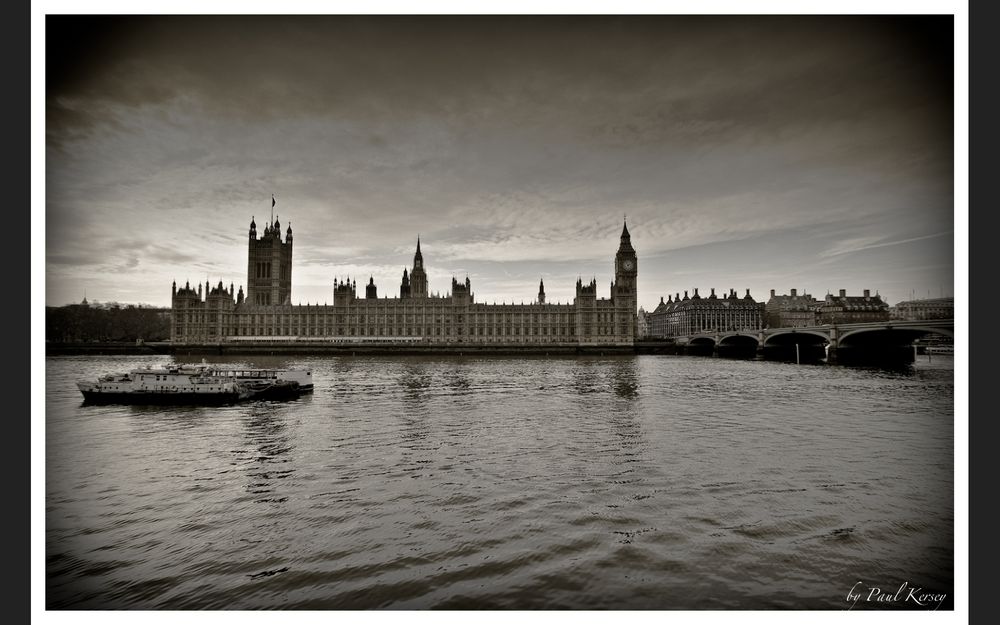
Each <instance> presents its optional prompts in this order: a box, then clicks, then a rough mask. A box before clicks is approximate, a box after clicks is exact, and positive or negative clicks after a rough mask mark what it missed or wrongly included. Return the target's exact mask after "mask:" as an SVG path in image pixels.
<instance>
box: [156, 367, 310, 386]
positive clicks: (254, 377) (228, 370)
mask: <svg viewBox="0 0 1000 625" xmlns="http://www.w3.org/2000/svg"><path fill="white" fill-rule="evenodd" d="M167 368H168V369H170V370H176V371H177V372H178V373H182V374H188V375H195V374H198V375H207V376H214V377H219V378H225V379H229V380H235V381H237V382H253V383H270V382H275V381H278V382H282V381H284V382H295V383H296V384H298V385H299V390H300V391H303V392H309V391H311V390H313V380H312V370H311V369H263V368H254V367H231V366H227V365H210V364H208V363H206V362H205V361H204V360H202V361H201V364H184V365H170V366H169V367H167Z"/></svg>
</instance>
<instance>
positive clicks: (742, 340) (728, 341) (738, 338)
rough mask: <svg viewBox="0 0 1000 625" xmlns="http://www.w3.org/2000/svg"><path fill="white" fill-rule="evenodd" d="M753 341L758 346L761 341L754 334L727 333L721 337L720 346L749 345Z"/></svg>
mask: <svg viewBox="0 0 1000 625" xmlns="http://www.w3.org/2000/svg"><path fill="white" fill-rule="evenodd" d="M751 343H752V344H753V345H754V347H756V346H757V345H759V344H760V341H759V340H758V339H757V337H756V336H754V335H753V334H727V335H725V336H723V337H722V338H720V339H719V347H722V346H727V347H737V346H749V345H750V344H751Z"/></svg>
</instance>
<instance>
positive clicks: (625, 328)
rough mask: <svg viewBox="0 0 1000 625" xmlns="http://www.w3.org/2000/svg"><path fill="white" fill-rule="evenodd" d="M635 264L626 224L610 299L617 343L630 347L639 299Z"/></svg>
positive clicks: (630, 238)
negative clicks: (613, 312)
mask: <svg viewBox="0 0 1000 625" xmlns="http://www.w3.org/2000/svg"><path fill="white" fill-rule="evenodd" d="M637 264H638V263H637V261H636V257H635V249H634V248H633V247H632V237H631V236H630V235H629V233H628V224H627V223H626V224H625V225H624V226H623V227H622V237H621V243H620V244H619V245H618V253H617V254H615V283H614V285H613V286H612V287H611V299H612V300H613V301H614V305H615V334H616V335H617V337H616V339H617V342H620V343H628V344H630V345H631V344H632V343H633V341H635V338H636V312H637V305H638V299H639V298H638V292H637V290H636V275H637V273H638V267H637Z"/></svg>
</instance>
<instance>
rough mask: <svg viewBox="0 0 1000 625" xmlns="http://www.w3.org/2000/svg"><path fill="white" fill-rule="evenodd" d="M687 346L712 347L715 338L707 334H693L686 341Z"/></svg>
mask: <svg viewBox="0 0 1000 625" xmlns="http://www.w3.org/2000/svg"><path fill="white" fill-rule="evenodd" d="M688 345H691V346H692V347H714V346H715V337H714V336H712V335H709V334H695V335H694V336H692V337H691V338H689V339H688Z"/></svg>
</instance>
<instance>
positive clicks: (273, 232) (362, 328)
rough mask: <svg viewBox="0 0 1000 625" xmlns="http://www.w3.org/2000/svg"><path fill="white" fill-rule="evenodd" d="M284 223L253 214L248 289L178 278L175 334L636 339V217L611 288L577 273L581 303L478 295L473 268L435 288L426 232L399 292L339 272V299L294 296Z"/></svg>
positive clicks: (510, 341) (182, 338)
mask: <svg viewBox="0 0 1000 625" xmlns="http://www.w3.org/2000/svg"><path fill="white" fill-rule="evenodd" d="M277 226H278V224H277V222H276V223H275V224H274V225H269V226H267V227H266V228H265V231H264V237H263V239H261V240H258V239H257V238H256V225H255V224H253V223H252V222H251V228H250V259H249V261H248V273H247V278H248V279H247V282H248V285H249V287H248V292H247V296H246V297H244V295H243V289H242V287H241V288H240V290H239V292H238V293H235V294H234V290H233V285H232V284H230V285H229V287H228V288H226V287H224V286H223V284H222V283H221V282H220V283H219V284H218V285H216V286H214V287H211V286H210V285H209V284H208V283H206V284H205V288H204V292H203V291H202V287H201V285H200V284H199V285H198V287H197V290H195V289H194V288H192V287H191V286H190V284H185V286H184V287H181V288H180V289H178V288H177V285H176V283H174V285H173V290H172V314H171V341H172V342H174V343H182V344H204V343H226V342H233V343H237V342H243V341H245V342H255V341H260V342H262V341H287V340H296V341H318V342H331V343H352V342H377V343H396V342H398V343H401V344H402V343H413V344H432V345H440V344H458V343H463V344H479V345H498V346H518V345H566V346H631V345H633V342H634V340H635V338H636V331H637V330H636V306H637V299H638V297H637V293H636V275H637V272H638V267H637V259H636V253H635V250H634V249H633V247H632V243H631V237H630V235H629V232H628V227H627V226H626V227H623V229H622V234H621V239H620V244H619V248H618V252H617V254H616V255H615V280H614V282H612V284H611V292H610V298H603V297H602V298H598V297H597V281H596V279H595V280H592V281H591V282H590V283H589V284H584V283H583V281H582V280H579V279H578V280H577V283H576V297H575V299H574V301H573V303H572V304H549V303H546V302H545V290H544V284H539V293H538V298H537V300H536V302H535V303H532V304H484V303H478V302H476V301H475V296H474V294H473V292H472V285H471V282H470V281H469V278H466V279H465V280H464V281H463V282H460V281H458V280H456V279H454V278H452V283H451V290H450V292H448V293H447V294H446V295H444V296H437V295H430V294H429V293H428V287H427V274H426V272H425V270H424V266H423V254H422V253H421V250H420V242H419V239H418V242H417V251H416V254H415V255H414V259H413V267H412V269H411V270H409V271H407V270H405V269H404V270H403V279H402V282H401V284H400V296H399V297H392V298H389V297H383V298H381V299H380V298H378V297H377V296H376V288H375V283H374V280H372V279H370V280H369V283H368V284H367V285H366V296H365V297H362V298H359V297H358V296H357V282H356V281H352V280H335V281H334V287H333V305H309V304H306V305H302V304H295V305H293V304H291V303H290V302H289V295H287V294H286V293H289V292H290V290H291V255H292V242H291V227H289V229H288V233H287V235H286V241H285V242H282V241H281V240H280V230H278V228H277ZM266 263H271V264H270V265H269V266H268V265H267V264H266ZM286 269H287V271H286ZM275 272H277V273H275ZM272 276H275V277H272ZM203 293H204V294H203ZM264 302H269V303H264Z"/></svg>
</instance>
